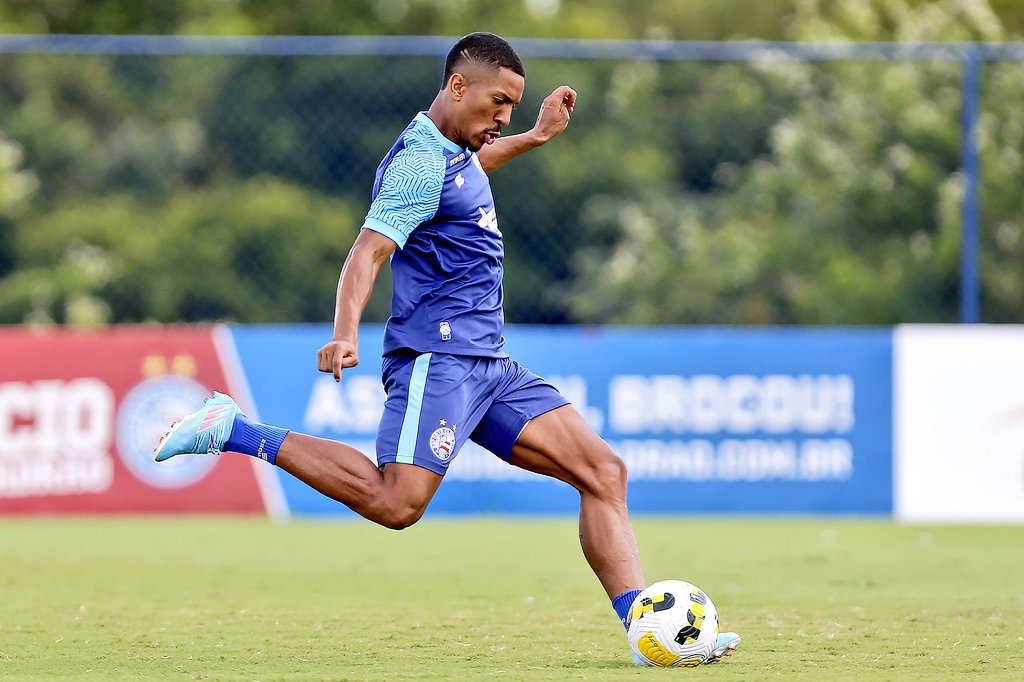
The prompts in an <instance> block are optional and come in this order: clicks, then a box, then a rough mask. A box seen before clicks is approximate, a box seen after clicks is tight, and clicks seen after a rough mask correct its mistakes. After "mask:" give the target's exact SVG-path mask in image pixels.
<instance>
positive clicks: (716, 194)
mask: <svg viewBox="0 0 1024 682" xmlns="http://www.w3.org/2000/svg"><path fill="white" fill-rule="evenodd" d="M827 6H828V7H829V9H830V14H829V15H828V16H826V15H825V14H824V13H823V11H822V9H821V8H820V7H819V3H814V2H807V3H803V4H802V5H801V7H800V11H799V12H798V13H797V17H796V20H795V21H794V27H795V29H796V31H797V34H796V37H798V38H803V39H814V40H821V41H835V40H849V39H857V40H888V39H893V38H907V39H910V38H912V39H916V40H939V39H943V38H947V37H953V38H963V39H990V40H994V39H998V38H999V37H1001V36H1002V32H1001V29H1000V27H999V25H998V21H997V20H996V18H995V17H994V16H993V15H991V14H990V13H985V12H984V11H983V10H984V9H985V8H984V5H983V4H981V3H975V2H959V1H956V0H950V1H948V2H943V3H937V4H936V5H928V6H921V7H912V6H910V5H908V4H906V3H902V2H898V1H896V0H894V1H892V2H888V3H861V2H852V1H851V2H842V3H830V4H828V5H827ZM829 16H831V17H833V18H832V19H831V20H829ZM757 68H758V70H759V71H760V72H761V73H762V75H763V76H764V77H765V78H766V79H767V82H768V83H771V84H772V85H771V86H770V89H772V90H774V91H776V92H784V93H787V95H788V99H789V102H790V103H791V104H792V106H791V108H780V111H779V112H778V114H777V115H776V116H775V118H774V120H768V121H766V122H765V124H763V125H762V126H761V127H760V131H762V132H763V135H764V139H765V144H764V151H763V153H762V154H760V155H759V156H758V157H757V158H755V159H753V160H744V159H741V160H740V161H739V163H737V162H734V161H732V160H728V159H725V158H723V155H722V154H721V153H720V152H717V153H716V152H715V150H713V149H712V150H711V152H712V153H711V154H710V157H711V159H712V160H714V161H715V162H716V163H717V164H718V166H717V167H716V168H715V169H714V170H713V171H712V172H711V173H710V176H711V178H712V179H713V180H715V181H716V184H717V185H718V186H717V187H712V191H710V192H708V191H694V190H699V189H701V188H700V187H699V186H697V187H693V188H692V189H690V190H689V191H685V192H682V193H677V194H674V195H673V194H670V193H667V192H658V191H655V190H651V191H648V192H646V193H644V194H643V195H640V196H638V197H636V198H635V199H634V200H633V201H631V202H629V203H628V205H626V206H618V207H617V209H618V216H617V218H616V219H617V222H618V225H619V227H620V230H621V234H622V238H621V239H619V240H618V241H617V243H616V244H615V246H614V247H613V248H612V249H610V250H608V249H593V250H591V251H590V252H589V253H588V252H584V253H582V254H581V257H580V259H579V261H578V264H579V271H580V274H581V276H580V278H579V279H578V281H577V287H576V293H575V295H574V297H573V309H574V311H575V312H576V314H577V316H578V317H580V318H582V319H591V320H621V321H625V322H631V323H649V324H650V323H664V322H681V323H706V322H718V323H727V324H732V323H761V324H786V323H802V324H892V323H896V322H925V321H929V322H940V321H942V322H953V321H956V319H957V314H958V302H959V299H958V291H957V289H958V282H959V279H958V278H959V244H960V240H959V236H960V225H961V217H960V213H959V205H960V192H961V189H960V185H961V180H962V179H961V177H960V175H959V168H960V157H959V154H960V147H961V128H960V121H959V116H958V114H959V108H960V97H961V94H960V66H959V65H958V64H943V63H933V64H913V63H905V64H857V63H851V64H828V65H820V64H811V63H785V62H782V63H764V64H762V65H759V66H758V67H757ZM988 79H989V80H988V81H987V83H991V82H992V80H996V81H998V82H999V86H998V88H997V90H998V92H999V93H1000V95H999V96H998V97H995V96H992V97H989V98H988V99H986V105H985V106H986V115H985V117H984V119H983V122H982V134H981V137H982V140H983V142H982V154H983V155H984V158H986V159H1003V160H1004V166H1005V167H1003V168H996V169H991V168H990V166H989V165H988V164H986V168H987V169H989V170H986V174H985V181H984V182H983V183H982V186H983V188H984V191H985V193H986V194H985V207H986V215H989V214H997V215H999V218H998V221H999V222H998V223H997V224H1001V225H1002V227H1001V228H996V231H997V232H998V233H999V234H1001V235H1002V236H1001V237H999V236H996V237H995V239H993V238H992V237H990V236H989V235H988V234H986V239H985V245H984V247H985V250H984V253H985V256H984V266H983V276H984V287H985V299H986V300H985V306H986V311H987V315H991V316H992V319H1009V318H1012V316H1013V315H1014V314H1016V315H1017V316H1018V317H1019V315H1020V313H1021V312H1022V310H1024V309H1022V308H1021V307H1020V302H1021V296H1022V294H1021V289H1020V287H1018V286H1013V285H1012V284H1011V279H1012V275H1010V274H1009V273H1010V272H1012V271H1014V270H1016V271H1018V272H1019V269H1020V266H1021V264H1022V262H1024V259H1022V258H1021V254H1022V252H1021V248H1022V245H1021V243H1020V241H1021V240H1020V229H1019V225H1021V224H1024V210H1022V209H1024V206H1022V205H1021V202H1020V200H1019V198H1014V197H1013V196H1012V195H1013V190H1012V189H1010V188H1011V187H1012V186H1014V185H1016V186H1019V183H1020V180H1021V178H1020V172H1021V168H1020V163H1019V159H1020V154H1019V149H1020V147H1019V146H1018V145H1019V138H1018V131H1019V130H1020V123H1019V122H1018V123H1010V124H1009V125H1008V126H1007V125H1006V122H1007V121H1011V122H1012V121H1015V120H1018V121H1019V119H1020V117H1019V113H1017V112H1015V111H1012V110H1011V109H1013V108H1015V107H1014V106H1013V105H1012V104H1010V103H1011V102H1015V101H1020V99H1021V98H1022V97H1024V87H1022V85H1024V83H1022V80H1021V78H1020V77H1019V68H1015V67H1009V66H1008V67H1007V68H1006V69H998V70H996V69H993V71H991V72H989V73H988ZM730 82H735V79H731V80H730ZM992 89H993V88H992V86H987V90H992ZM715 99H716V101H725V102H728V101H729V100H730V99H734V100H735V99H736V98H735V97H732V98H731V97H730V95H729V93H717V95H716V97H715ZM754 100H755V101H757V102H765V101H768V102H776V103H778V102H780V101H782V100H780V99H779V98H778V97H777V96H773V95H772V94H770V90H769V89H766V88H764V87H762V88H761V92H760V93H759V94H758V95H757V96H756V97H754ZM631 102H633V103H634V104H635V103H636V100H631ZM727 107H728V105H727ZM727 107H726V110H727ZM647 115H650V114H645V116H647ZM684 116H685V114H684ZM764 118H766V117H762V120H763V119H764ZM734 120H736V119H734V118H732V117H729V116H727V117H725V118H724V120H721V121H720V122H718V123H716V122H715V121H714V120H710V119H708V120H703V121H701V122H700V124H699V126H698V127H699V129H700V130H702V131H707V135H708V137H709V138H710V139H713V140H722V139H729V137H730V135H729V131H728V126H731V125H732V122H733V121H734ZM697 146H698V148H702V149H707V148H708V146H707V145H706V144H705V145H703V147H701V146H700V142H699V141H697ZM756 148H757V146H756V143H747V144H745V145H743V149H745V150H749V149H756ZM989 183H992V188H993V190H994V191H995V192H996V193H995V194H992V193H990V192H989V189H988V187H989ZM691 187H692V184H691ZM715 190H717V191H715ZM986 224H991V219H987V220H986ZM1000 230H1001V231H1000ZM1000 251H1001V252H1000ZM639 273H643V274H642V276H638V274H639ZM1010 311H1016V313H1011V312H1010Z"/></svg>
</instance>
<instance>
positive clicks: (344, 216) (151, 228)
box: [0, 177, 361, 324]
mask: <svg viewBox="0 0 1024 682" xmlns="http://www.w3.org/2000/svg"><path fill="white" fill-rule="evenodd" d="M360 220H361V215H359V213H358V212H357V211H356V210H354V209H353V208H352V206H351V205H349V204H348V203H347V202H345V201H342V200H337V199H328V198H326V197H322V196H318V195H315V194H311V193H309V192H307V191H305V190H303V189H302V188H300V187H296V186H293V185H289V184H286V183H282V182H280V181H279V180H274V179H272V178H266V177H264V178H256V179H253V180H250V181H248V182H244V183H240V184H233V185H225V186H222V187H218V188H216V189H211V190H202V191H200V190H194V191H189V192H176V193H175V194H173V195H171V196H170V197H169V198H168V199H167V200H166V201H163V202H159V203H153V202H149V201H146V200H143V199H140V198H138V197H134V196H131V195H128V194H118V195H111V196H107V197H102V198H97V199H91V200H83V201H82V202H80V203H71V204H68V205H66V206H62V207H61V208H58V209H56V210H53V211H50V212H48V213H46V214H44V215H40V216H37V217H35V218H33V219H32V220H29V221H27V222H25V223H24V224H21V225H19V230H18V232H17V234H16V235H15V249H16V251H17V252H18V253H19V255H20V257H21V258H23V259H25V261H27V262H30V263H32V264H33V266H32V267H28V268H23V269H20V270H19V271H18V272H16V273H14V274H12V275H11V276H9V277H8V278H6V279H5V280H4V281H3V282H2V283H0V316H3V317H4V318H6V319H23V320H27V321H33V322H47V321H56V322H67V323H72V324H98V323H104V322H138V321H160V322H174V321H179V320H180V321H186V322H189V321H199V320H246V321H253V322H278V321H281V320H294V319H298V320H323V319H330V318H331V317H332V316H333V313H334V291H335V287H336V284H337V278H338V272H339V270H340V267H341V263H342V261H343V260H344V257H345V253H346V252H347V250H348V246H349V245H350V244H351V243H352V241H353V240H354V239H355V232H356V230H357V229H358V224H359V222H358V221H360Z"/></svg>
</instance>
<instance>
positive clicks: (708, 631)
mask: <svg viewBox="0 0 1024 682" xmlns="http://www.w3.org/2000/svg"><path fill="white" fill-rule="evenodd" d="M626 624H627V627H628V628H629V645H630V646H631V647H633V653H635V654H636V655H637V656H638V657H639V658H640V659H641V660H643V661H644V662H645V663H647V664H648V665H655V666H659V667H663V668H675V667H680V666H692V665H700V664H701V663H703V662H704V661H706V660H707V659H708V658H709V657H710V656H711V652H712V651H713V650H714V648H715V640H717V639H718V609H717V608H715V604H714V603H713V602H712V601H711V598H710V597H708V595H706V594H705V593H704V592H703V590H701V589H700V588H699V587H697V586H696V585H691V584H690V583H688V582H684V581H682V580H662V581H661V582H657V583H654V584H653V585H651V586H650V587H648V588H647V589H645V590H644V591H642V592H641V593H640V594H638V595H637V597H636V599H634V600H633V605H632V606H631V607H630V609H629V616H628V617H627V620H626Z"/></svg>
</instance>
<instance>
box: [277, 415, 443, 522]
mask: <svg viewBox="0 0 1024 682" xmlns="http://www.w3.org/2000/svg"><path fill="white" fill-rule="evenodd" d="M277 466H279V467H281V468H282V469H284V470H285V471H287V472H288V473H290V474H291V475H292V476H295V477H296V478H298V479H299V480H300V481H302V482H303V483H305V484H307V485H309V486H310V487H312V488H314V489H315V490H317V491H319V492H321V493H323V494H324V495H327V496H328V497H330V498H332V499H334V500H337V501H338V502H341V503H342V504H344V505H346V506H347V507H349V508H350V509H352V511H354V512H356V513H358V514H360V515H362V516H364V517H366V518H367V519H369V520H370V521H373V522H374V523H379V524H380V525H382V526H387V527H388V528H394V529H396V530H398V529H401V528H406V527H408V526H411V525H412V524H413V523H415V522H416V521H418V520H419V518H420V517H421V516H423V512H424V511H425V510H426V508H427V503H428V502H430V499H431V498H432V497H433V496H434V493H435V492H437V488H438V486H439V485H440V484H441V476H439V475H437V474H435V473H434V472H433V471H430V470H429V469H424V468H422V467H418V466H414V465H412V464H398V463H392V464H387V465H385V467H384V469H383V471H381V470H380V469H378V468H377V467H376V466H375V465H374V464H373V462H371V461H370V460H369V459H367V458H366V455H364V454H363V453H361V452H360V451H358V450H356V449H355V448H353V447H352V446H350V445H346V444H345V443H340V442H338V441H333V440H326V439H323V438H316V437H314V436H307V435H305V434H302V433H295V432H291V433H289V434H288V436H287V437H286V438H285V439H284V442H283V443H282V444H281V449H280V450H278V452H277Z"/></svg>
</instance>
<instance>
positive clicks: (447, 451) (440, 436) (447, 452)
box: [430, 426, 455, 462]
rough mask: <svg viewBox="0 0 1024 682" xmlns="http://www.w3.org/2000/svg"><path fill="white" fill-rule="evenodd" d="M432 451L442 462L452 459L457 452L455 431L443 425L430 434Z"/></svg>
mask: <svg viewBox="0 0 1024 682" xmlns="http://www.w3.org/2000/svg"><path fill="white" fill-rule="evenodd" d="M430 451H431V452H433V453H434V456H435V457H437V458H438V459H439V460H441V461H442V462H447V461H448V460H449V459H451V456H452V454H453V453H454V452H455V431H454V430H452V429H449V428H448V427H447V426H442V427H440V428H437V429H435V430H434V432H433V433H432V434H430Z"/></svg>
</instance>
